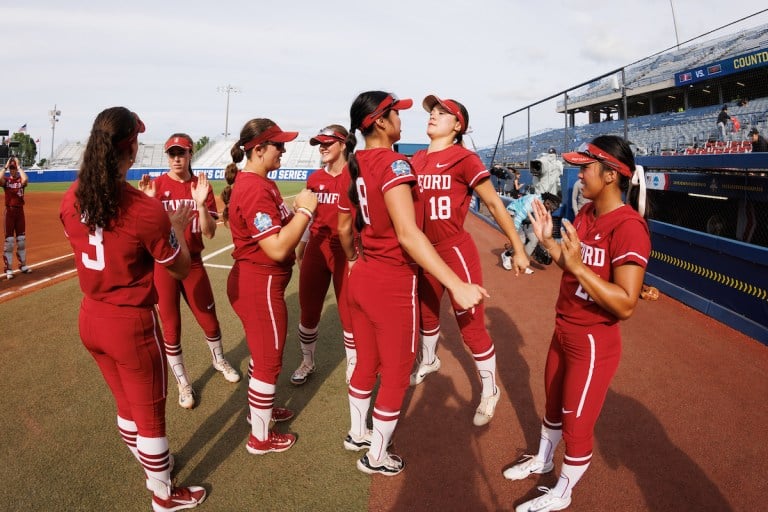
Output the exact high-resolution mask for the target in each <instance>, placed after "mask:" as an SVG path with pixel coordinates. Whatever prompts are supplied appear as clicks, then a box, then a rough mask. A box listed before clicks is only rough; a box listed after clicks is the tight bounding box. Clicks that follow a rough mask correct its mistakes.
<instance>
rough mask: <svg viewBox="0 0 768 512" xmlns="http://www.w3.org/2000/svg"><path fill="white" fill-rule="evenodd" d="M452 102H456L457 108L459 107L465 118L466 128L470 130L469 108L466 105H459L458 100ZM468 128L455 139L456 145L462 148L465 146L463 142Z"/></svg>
mask: <svg viewBox="0 0 768 512" xmlns="http://www.w3.org/2000/svg"><path fill="white" fill-rule="evenodd" d="M451 101H452V102H454V103H455V104H456V106H457V107H459V111H461V115H462V116H464V126H465V127H467V128H468V127H469V112H467V107H465V106H464V105H462V104H461V103H459V102H458V101H456V100H451ZM467 128H465V129H464V131H463V132H459V133H457V134H456V138H455V139H454V141H455V144H459V145H461V146H463V145H464V142H463V141H464V134H465V133H467Z"/></svg>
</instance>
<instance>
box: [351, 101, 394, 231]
mask: <svg viewBox="0 0 768 512" xmlns="http://www.w3.org/2000/svg"><path fill="white" fill-rule="evenodd" d="M387 95H388V94H387V93H386V92H384V91H367V92H363V93H360V94H359V95H358V96H357V98H355V101H353V102H352V106H351V107H350V108H349V119H350V123H351V124H350V127H349V135H347V139H346V141H344V156H345V157H346V158H347V168H348V169H349V175H350V177H351V178H352V179H351V182H350V184H349V191H348V192H347V195H348V196H349V200H350V202H351V203H352V204H353V205H355V208H356V210H357V215H355V228H356V229H357V231H358V232H359V231H362V229H363V226H364V225H365V220H364V219H363V215H362V212H361V210H360V197H359V196H358V193H357V183H356V182H357V178H358V177H359V176H360V165H359V163H358V162H357V157H356V156H355V146H357V138H356V137H355V130H360V132H361V133H362V134H363V137H365V136H366V135H369V134H370V133H371V132H372V131H373V126H374V125H373V123H371V124H370V125H369V126H368V127H367V128H365V129H362V128H361V126H362V124H363V120H364V119H365V118H366V117H367V116H368V115H369V114H370V113H372V112H374V111H375V110H376V108H377V107H378V106H379V105H380V104H381V102H382V101H383V100H384V98H386V97H387ZM388 114H389V111H385V112H383V113H382V114H381V116H380V117H386V116H387V115H388Z"/></svg>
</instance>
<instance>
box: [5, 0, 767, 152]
mask: <svg viewBox="0 0 768 512" xmlns="http://www.w3.org/2000/svg"><path fill="white" fill-rule="evenodd" d="M0 3H1V4H4V5H2V7H0V19H2V22H3V29H2V30H1V31H0V34H1V35H2V39H3V42H4V47H5V51H4V52H3V64H4V66H3V68H4V70H5V72H4V73H3V76H2V86H1V89H0V90H1V91H2V95H1V97H2V100H1V101H2V108H0V129H8V130H11V132H13V131H15V130H17V129H18V128H19V127H20V126H21V125H23V124H25V123H26V124H27V131H28V133H29V134H30V135H31V136H32V137H33V138H34V139H38V138H39V139H40V154H41V156H42V157H49V156H50V151H51V135H52V133H51V122H50V116H49V111H50V110H52V109H53V107H54V105H56V107H57V109H59V110H60V111H61V116H60V120H59V122H58V123H57V125H56V131H55V141H54V143H55V146H56V147H58V146H59V144H60V143H62V142H64V141H66V140H68V141H76V140H80V141H83V142H85V141H86V140H87V137H88V134H89V132H90V127H91V125H92V123H93V119H94V117H95V116H96V114H98V112H100V111H101V110H103V109H105V108H107V107H110V106H115V105H123V106H126V107H129V108H130V109H132V110H134V111H136V112H137V113H138V114H139V116H140V117H141V118H142V119H143V120H144V122H145V123H146V125H147V132H146V133H145V134H144V135H143V136H142V137H141V138H140V141H143V142H147V143H154V142H164V141H165V139H166V138H167V137H168V135H170V134H171V133H172V132H175V131H183V132H187V133H189V134H190V135H192V137H193V138H195V139H197V138H200V137H202V136H204V135H207V136H209V137H211V138H218V137H220V136H221V135H222V134H223V132H224V129H225V123H226V117H227V116H226V113H227V109H226V102H227V97H226V94H224V93H221V92H217V88H218V87H220V86H226V85H233V86H236V87H238V88H239V89H240V92H239V93H233V94H231V95H230V108H229V119H228V128H229V131H230V133H233V134H234V135H235V136H237V134H238V133H239V131H240V128H241V127H242V125H243V124H244V123H245V122H246V121H247V120H248V119H251V118H254V117H269V118H271V119H272V120H274V121H275V122H277V123H278V124H279V125H280V126H281V127H282V128H283V129H284V130H297V131H299V132H301V136H302V138H309V137H311V136H313V135H314V134H315V133H317V131H318V130H319V129H320V128H322V127H323V126H325V125H327V124H330V123H333V122H336V123H340V124H343V125H345V126H349V106H350V105H351V103H352V100H353V99H354V98H355V96H356V95H357V94H358V93H360V92H362V91H365V90H370V89H381V90H386V91H392V92H394V93H396V94H397V95H398V96H400V97H401V98H406V97H409V98H413V99H414V100H415V102H416V106H415V107H414V109H412V110H411V111H407V112H404V113H403V115H402V120H403V135H402V139H401V141H402V142H426V141H427V138H426V135H425V133H424V132H425V128H426V121H427V114H426V113H425V112H424V111H423V110H422V109H421V107H420V104H421V100H422V99H423V98H424V96H426V95H427V94H432V93H434V94H437V95H438V96H441V97H448V98H455V99H457V100H459V101H461V102H463V103H464V104H465V105H466V107H467V109H468V110H469V114H470V125H471V127H472V128H473V133H472V138H473V140H474V142H475V143H476V144H477V146H487V145H490V144H493V143H495V141H496V138H497V136H498V132H499V127H500V126H501V116H502V115H503V114H505V113H507V112H511V111H513V110H516V109H518V108H520V107H523V106H525V105H527V104H529V103H531V102H533V101H536V100H538V99H540V98H543V97H546V96H549V95H551V94H554V93H556V92H558V91H561V90H563V89H565V88H567V87H568V86H571V85H574V84H578V83H581V82H583V81H586V80H587V79H589V78H592V77H595V76H598V75H600V74H603V73H606V72H608V71H611V70H612V69H615V68H617V67H619V66H622V65H625V64H629V63H632V62H634V61H636V60H638V59H640V58H643V57H645V56H647V55H650V54H653V53H656V52H658V51H661V50H664V49H666V48H669V47H671V46H674V45H675V44H676V38H675V25H674V24H673V19H672V9H671V7H670V1H669V0H643V1H637V0H636V1H622V2H616V1H610V0H579V1H569V0H559V1H548V0H541V1H530V0H526V1H523V0H475V1H468V0H462V1H459V0H410V1H403V0H389V1H380V2H370V1H349V0H345V1H335V0H325V1H317V0H313V1H307V0H293V1H290V0H288V1H285V2H264V1H259V0H251V1H227V0H222V1H215V0H214V1H206V2H197V1H186V2H177V1H170V0H167V1H166V0H154V1H146V0H134V1H132V2H111V1H103V0H102V1H94V2H86V1H81V0H73V1H68V2H61V1H60V0H55V1H53V0H42V1H35V2H10V0H0ZM672 3H673V5H674V12H675V15H676V20H677V34H678V36H677V37H678V40H679V41H680V42H683V41H686V40H688V39H691V38H693V37H696V36H698V35H700V34H702V33H704V32H708V31H710V30H712V29H715V28H717V27H720V26H722V25H724V24H727V23H730V22H732V21H735V20H737V19H739V18H742V17H745V16H748V15H750V14H753V13H755V12H757V11H759V10H761V9H762V8H763V7H760V6H759V4H760V2H734V3H730V2H722V1H715V0H673V2H672ZM766 23H768V16H767V15H766V14H765V13H763V14H761V15H759V16H757V17H754V18H752V19H750V20H749V21H747V22H744V23H741V24H739V25H736V26H734V27H732V28H731V29H729V31H736V30H738V29H743V28H750V27H754V26H757V25H762V24H766ZM724 33H727V32H720V33H718V34H715V35H713V36H711V37H716V36H717V35H723V34H724Z"/></svg>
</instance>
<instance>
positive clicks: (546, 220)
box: [528, 199, 553, 240]
mask: <svg viewBox="0 0 768 512" xmlns="http://www.w3.org/2000/svg"><path fill="white" fill-rule="evenodd" d="M528 220H530V221H531V227H532V228H533V233H534V234H535V235H536V238H538V239H539V240H544V239H547V238H552V226H553V224H552V214H551V213H550V212H549V210H547V208H546V206H544V203H542V202H541V201H539V200H538V199H534V200H533V205H532V208H531V211H530V212H529V213H528Z"/></svg>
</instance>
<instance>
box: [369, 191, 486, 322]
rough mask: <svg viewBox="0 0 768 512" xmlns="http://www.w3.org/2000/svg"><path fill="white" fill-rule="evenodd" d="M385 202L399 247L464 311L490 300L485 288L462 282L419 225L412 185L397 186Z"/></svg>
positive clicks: (385, 195) (385, 196)
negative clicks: (438, 282)
mask: <svg viewBox="0 0 768 512" xmlns="http://www.w3.org/2000/svg"><path fill="white" fill-rule="evenodd" d="M384 202H385V203H386V205H387V211H388V213H389V216H390V218H391V219H392V224H393V226H394V228H395V232H396V233H397V239H398V241H399V242H400V245H402V246H403V248H404V249H405V251H406V252H407V253H408V254H409V255H410V256H411V257H412V258H413V259H414V261H416V263H418V264H419V265H420V266H421V267H422V268H423V269H424V270H426V271H427V272H429V273H430V274H432V275H433V276H435V278H437V280H438V281H440V282H441V283H442V284H443V285H444V286H445V287H446V288H448V290H450V292H451V295H452V296H453V299H454V300H455V301H456V303H457V304H458V305H459V306H460V307H461V308H463V309H470V308H472V307H473V306H476V305H478V304H479V303H480V302H481V301H482V300H483V297H490V295H488V292H487V291H486V290H485V288H483V287H482V286H480V285H477V284H474V283H465V282H464V281H462V280H461V279H460V278H459V276H457V275H456V273H455V272H454V271H453V270H451V268H450V267H449V266H448V265H446V264H445V262H444V261H443V260H442V258H440V256H439V255H438V254H437V251H435V248H434V247H433V246H432V244H431V243H430V241H429V239H428V238H427V237H426V235H425V234H424V232H423V231H421V230H420V229H419V227H418V226H417V225H416V222H414V219H415V218H416V217H415V212H414V206H413V199H412V197H411V188H410V186H408V185H406V184H403V185H397V186H395V187H393V188H391V189H389V190H387V191H386V192H385V193H384Z"/></svg>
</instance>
